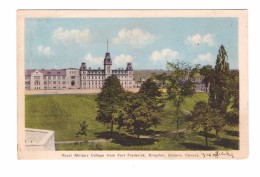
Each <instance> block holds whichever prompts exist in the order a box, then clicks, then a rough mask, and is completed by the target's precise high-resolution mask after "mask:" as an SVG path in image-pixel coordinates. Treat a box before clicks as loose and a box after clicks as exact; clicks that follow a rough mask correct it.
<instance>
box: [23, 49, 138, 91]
mask: <svg viewBox="0 0 260 177" xmlns="http://www.w3.org/2000/svg"><path fill="white" fill-rule="evenodd" d="M133 74H134V70H133V67H132V64H131V63H127V66H126V69H122V68H121V69H116V70H113V69H112V59H111V57H110V53H109V52H107V53H106V55H105V58H104V68H103V69H101V68H100V67H99V68H98V69H91V67H89V68H87V64H86V63H82V64H81V66H80V68H79V69H78V68H67V69H58V70H57V69H51V70H45V69H40V70H37V69H31V70H26V71H25V89H27V90H57V89H58V90H59V89H101V88H102V86H103V85H104V83H105V80H106V79H107V77H109V76H111V75H116V76H117V77H118V79H119V80H120V83H121V85H122V86H123V87H124V88H134V87H135V82H134V76H133Z"/></svg>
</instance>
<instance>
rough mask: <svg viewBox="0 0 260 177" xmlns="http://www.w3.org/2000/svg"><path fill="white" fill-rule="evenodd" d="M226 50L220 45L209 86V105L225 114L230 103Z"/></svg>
mask: <svg viewBox="0 0 260 177" xmlns="http://www.w3.org/2000/svg"><path fill="white" fill-rule="evenodd" d="M227 57H228V55H227V52H226V50H225V48H224V46H223V45H221V46H220V48H219V51H218V55H217V60H216V65H215V69H214V72H213V73H212V77H211V79H210V87H209V105H210V106H211V107H212V108H216V109H219V110H220V111H221V113H222V114H223V115H225V113H226V111H227V108H228V106H229V104H230V98H231V95H230V70H229V63H228V62H227Z"/></svg>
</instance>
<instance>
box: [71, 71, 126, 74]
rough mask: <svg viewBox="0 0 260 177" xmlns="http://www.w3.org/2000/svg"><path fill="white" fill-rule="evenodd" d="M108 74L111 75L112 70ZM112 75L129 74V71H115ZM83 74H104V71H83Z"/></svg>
mask: <svg viewBox="0 0 260 177" xmlns="http://www.w3.org/2000/svg"><path fill="white" fill-rule="evenodd" d="M108 73H111V72H110V70H108ZM112 73H113V74H127V71H125V70H121V71H120V70H114V71H112ZM70 74H73V73H70ZM74 74H75V73H74ZM81 74H104V70H103V71H82V72H81Z"/></svg>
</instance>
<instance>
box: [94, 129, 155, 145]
mask: <svg viewBox="0 0 260 177" xmlns="http://www.w3.org/2000/svg"><path fill="white" fill-rule="evenodd" d="M96 136H97V137H98V138H104V139H111V138H112V139H113V140H112V142H113V143H116V144H120V145H122V146H143V145H151V144H154V143H155V139H154V138H139V139H138V138H137V137H135V136H130V135H126V134H122V133H118V132H113V136H112V137H111V134H110V132H101V133H96Z"/></svg>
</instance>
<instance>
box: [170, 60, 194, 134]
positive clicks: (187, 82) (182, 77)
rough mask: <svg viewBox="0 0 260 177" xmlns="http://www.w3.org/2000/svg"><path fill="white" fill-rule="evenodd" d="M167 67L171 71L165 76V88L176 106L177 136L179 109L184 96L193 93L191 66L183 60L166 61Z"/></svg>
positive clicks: (189, 95)
mask: <svg viewBox="0 0 260 177" xmlns="http://www.w3.org/2000/svg"><path fill="white" fill-rule="evenodd" d="M167 67H168V69H170V70H171V71H172V72H171V74H170V75H169V76H167V77H166V90H167V95H168V99H169V100H170V101H172V105H173V106H174V107H175V108H176V115H177V116H176V129H177V137H178V131H179V118H180V117H179V111H180V108H181V106H182V105H183V103H184V102H185V98H187V97H191V96H192V95H193V94H194V93H195V83H194V82H193V81H192V79H193V76H192V74H191V70H192V67H191V66H190V65H189V64H187V63H185V62H177V63H170V62H168V63H167Z"/></svg>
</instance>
